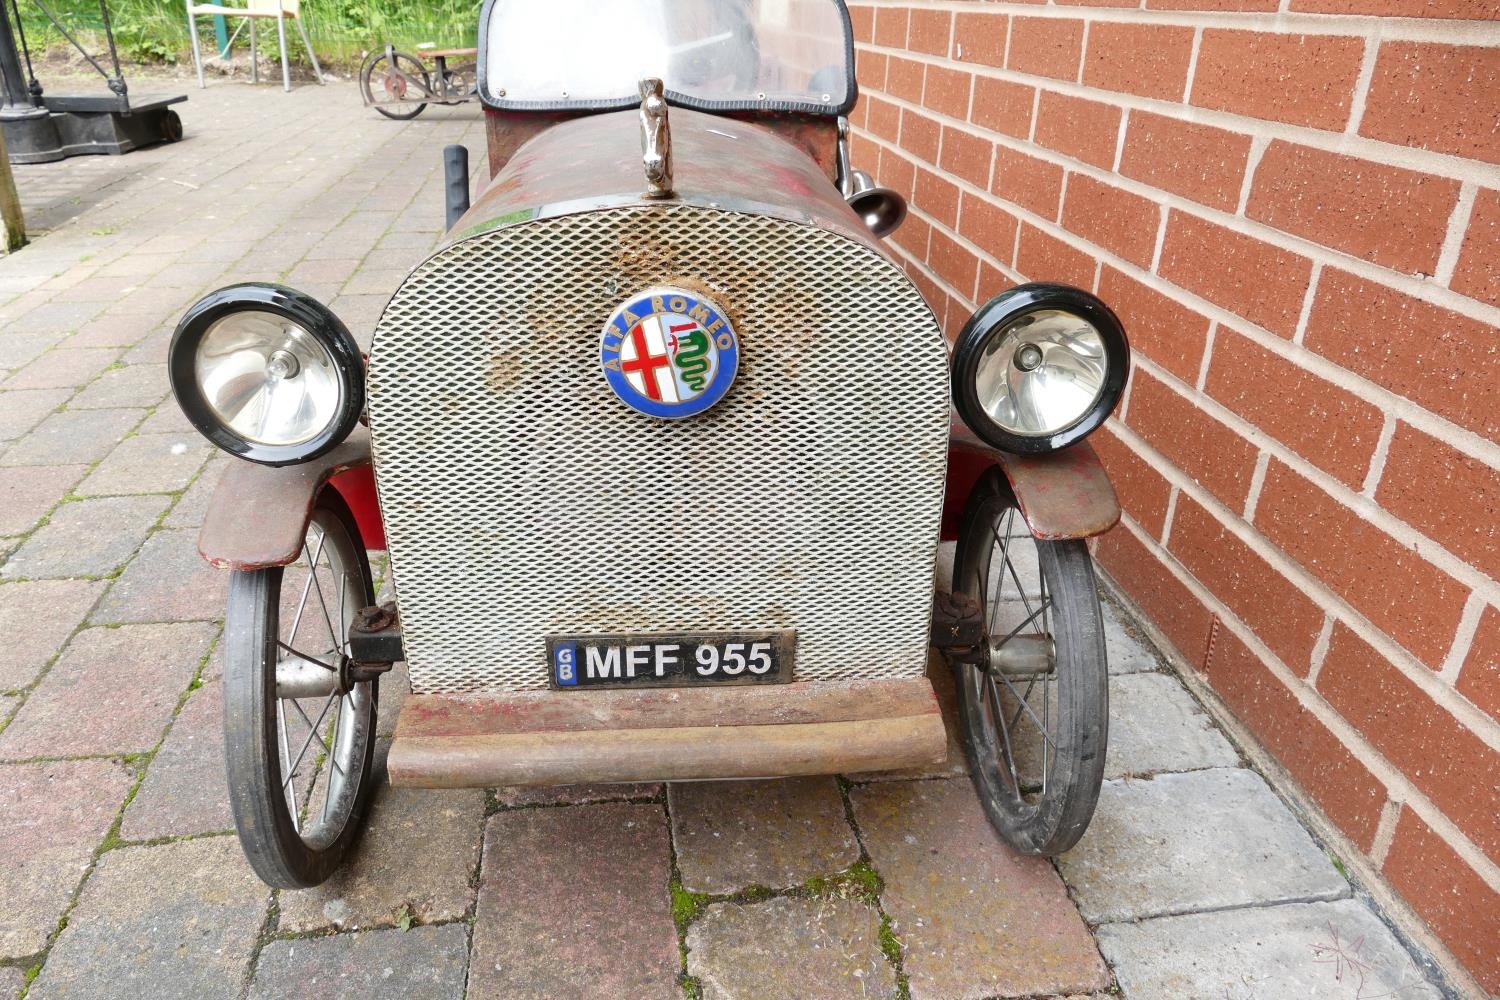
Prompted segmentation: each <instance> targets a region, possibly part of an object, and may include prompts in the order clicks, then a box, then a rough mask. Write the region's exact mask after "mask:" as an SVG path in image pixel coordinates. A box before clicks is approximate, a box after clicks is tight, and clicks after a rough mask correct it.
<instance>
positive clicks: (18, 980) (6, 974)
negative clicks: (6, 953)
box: [0, 966, 26, 1000]
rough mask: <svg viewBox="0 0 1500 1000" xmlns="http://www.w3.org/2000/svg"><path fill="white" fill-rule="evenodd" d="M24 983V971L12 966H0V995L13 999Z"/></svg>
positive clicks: (6, 998) (9, 999)
mask: <svg viewBox="0 0 1500 1000" xmlns="http://www.w3.org/2000/svg"><path fill="white" fill-rule="evenodd" d="M25 985H26V972H25V971H24V970H22V969H17V968H15V967H13V966H7V967H5V968H0V997H4V998H5V1000H15V998H16V997H19V996H20V995H21V990H22V989H23V988H24V987H25Z"/></svg>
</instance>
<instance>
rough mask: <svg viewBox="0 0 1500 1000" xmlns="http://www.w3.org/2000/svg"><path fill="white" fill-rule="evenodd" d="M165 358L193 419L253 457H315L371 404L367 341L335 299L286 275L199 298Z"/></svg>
mask: <svg viewBox="0 0 1500 1000" xmlns="http://www.w3.org/2000/svg"><path fill="white" fill-rule="evenodd" d="M167 360H168V373H169V376H170V378H171V382H172V392H173V394H174V395H175V396H176V397H177V403H178V405H179V406H181V407H182V412H183V413H184V414H186V415H187V418H188V419H189V420H190V421H192V423H193V426H195V427H197V428H198V430H199V431H201V432H202V433H203V435H204V436H205V437H207V438H208V439H209V440H210V441H212V442H213V443H214V444H216V445H218V446H219V447H220V448H223V449H224V450H225V451H227V452H229V453H230V454H232V455H237V456H239V457H240V458H244V459H249V460H250V461H252V462H260V463H262V464H264V465H292V464H294V463H297V462H306V461H309V460H310V459H313V458H316V457H318V456H319V455H322V454H324V453H325V452H327V451H328V450H329V449H330V448H332V447H334V446H335V445H337V444H338V443H339V442H341V441H343V440H344V438H346V437H348V436H349V432H350V431H352V430H353V429H354V425H355V423H356V422H357V421H358V420H359V417H360V414H361V413H363V412H364V407H365V372H364V360H363V358H361V356H360V352H359V345H358V344H356V343H355V341H354V338H353V337H352V336H351V335H350V333H349V330H348V329H347V328H346V327H345V326H344V324H343V323H342V322H340V321H339V318H338V317H337V316H335V315H334V314H333V312H332V311H331V310H330V309H329V308H328V307H327V306H325V305H323V304H322V303H321V302H318V301H317V300H316V299H313V298H311V297H310V296H307V295H304V294H302V293H301V292H299V291H296V290H295V289H291V288H285V287H282V286H280V285H270V284H258V283H257V284H243V285H230V286H229V287H227V288H221V289H219V290H218V291H216V292H212V293H210V294H209V295H207V296H205V297H204V298H202V299H200V300H199V301H198V302H197V303H196V304H194V305H193V307H192V308H191V309H189V310H188V311H187V314H186V315H184V316H183V318H182V322H180V323H178V324H177V331H176V333H174V334H173V335H172V346H171V348H170V349H169V351H168V358H167Z"/></svg>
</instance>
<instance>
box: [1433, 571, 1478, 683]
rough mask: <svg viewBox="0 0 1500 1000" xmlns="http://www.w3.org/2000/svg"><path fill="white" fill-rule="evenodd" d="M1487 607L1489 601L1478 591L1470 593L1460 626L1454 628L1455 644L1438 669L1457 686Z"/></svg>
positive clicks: (1439, 672) (1465, 603)
mask: <svg viewBox="0 0 1500 1000" xmlns="http://www.w3.org/2000/svg"><path fill="white" fill-rule="evenodd" d="M1485 607H1487V602H1486V601H1485V599H1484V598H1483V597H1481V596H1480V595H1479V594H1478V593H1477V592H1476V593H1472V594H1470V595H1469V599H1468V600H1466V601H1465V602H1464V610H1463V614H1462V615H1460V616H1459V619H1458V628H1457V629H1455V630H1454V634H1453V645H1452V646H1450V647H1449V649H1448V655H1447V657H1446V658H1444V660H1443V663H1442V666H1441V667H1440V668H1439V669H1438V676H1439V677H1441V678H1442V679H1443V680H1445V681H1447V682H1448V683H1449V684H1452V685H1454V687H1455V688H1457V686H1458V679H1459V677H1460V676H1461V675H1462V674H1463V668H1464V663H1465V662H1466V661H1467V660H1468V658H1469V652H1470V651H1471V650H1472V649H1473V648H1474V637H1475V636H1476V635H1477V634H1478V633H1479V620H1480V618H1482V617H1483V616H1484V609H1485Z"/></svg>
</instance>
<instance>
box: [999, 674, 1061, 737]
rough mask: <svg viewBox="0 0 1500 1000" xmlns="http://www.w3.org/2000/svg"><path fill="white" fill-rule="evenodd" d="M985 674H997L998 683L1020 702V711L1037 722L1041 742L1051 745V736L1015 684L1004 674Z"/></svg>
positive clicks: (1018, 716)
mask: <svg viewBox="0 0 1500 1000" xmlns="http://www.w3.org/2000/svg"><path fill="white" fill-rule="evenodd" d="M986 676H988V677H995V676H998V677H999V678H1000V683H1002V684H1004V685H1005V686H1006V688H1008V689H1009V690H1010V693H1011V694H1012V695H1014V696H1015V699H1016V701H1018V702H1020V704H1021V711H1022V712H1024V713H1025V714H1026V715H1028V716H1030V717H1031V721H1032V722H1035V723H1037V728H1038V729H1040V730H1041V733H1042V742H1044V743H1046V744H1047V745H1048V746H1051V745H1052V737H1050V736H1048V735H1047V727H1046V726H1045V725H1042V724H1041V723H1040V720H1038V719H1037V717H1036V711H1035V710H1034V709H1033V708H1032V707H1031V706H1030V705H1028V704H1027V703H1026V699H1025V698H1023V697H1021V695H1020V694H1018V693H1017V692H1016V688H1015V685H1014V684H1012V683H1011V682H1010V678H1009V677H1006V676H1005V675H1004V674H998V675H996V674H987V675H986ZM1020 718H1021V716H1020V715H1019V714H1018V715H1017V716H1016V719H1017V720H1019V719H1020ZM1053 749H1056V748H1055V747H1054V748H1053Z"/></svg>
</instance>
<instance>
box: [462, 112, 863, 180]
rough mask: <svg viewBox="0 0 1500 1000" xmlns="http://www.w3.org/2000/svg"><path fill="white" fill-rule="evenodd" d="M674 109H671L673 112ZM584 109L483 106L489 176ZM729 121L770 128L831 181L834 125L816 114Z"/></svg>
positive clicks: (749, 115) (738, 116)
mask: <svg viewBox="0 0 1500 1000" xmlns="http://www.w3.org/2000/svg"><path fill="white" fill-rule="evenodd" d="M674 113H675V112H674ZM590 114H593V112H587V111H500V110H498V109H496V108H485V109H484V128H485V140H486V146H487V149H488V152H489V161H490V177H491V178H493V177H495V175H497V174H499V173H500V171H501V170H503V169H504V168H505V165H506V164H507V163H509V162H510V158H511V157H512V156H514V155H515V154H516V150H518V149H520V148H521V146H523V145H524V144H525V143H526V142H528V141H529V140H530V139H532V138H533V137H535V136H537V135H539V134H541V133H542V132H545V131H546V130H547V129H549V128H551V127H552V126H554V125H556V124H558V123H559V122H566V121H572V120H574V119H575V118H583V117H587V116H588V115H590ZM724 117H725V118H726V119H729V120H732V121H744V122H750V123H752V124H755V125H761V126H763V127H765V128H768V129H770V130H771V131H773V132H775V133H776V134H777V135H779V136H781V137H782V138H783V139H785V140H786V141H787V142H789V143H791V144H792V145H793V146H796V147H797V148H798V149H800V150H802V152H803V153H805V154H806V155H807V156H809V157H811V158H812V159H813V160H815V161H816V162H817V164H818V166H820V167H821V168H822V169H823V173H824V175H825V176H826V177H827V178H828V179H829V180H830V181H833V180H835V179H836V178H837V177H838V140H839V137H838V125H837V124H836V123H835V121H834V120H832V119H830V118H827V117H825V116H820V115H803V114H791V113H777V114H761V113H757V112H753V111H742V112H736V113H734V114H730V115H725V116H724Z"/></svg>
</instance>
